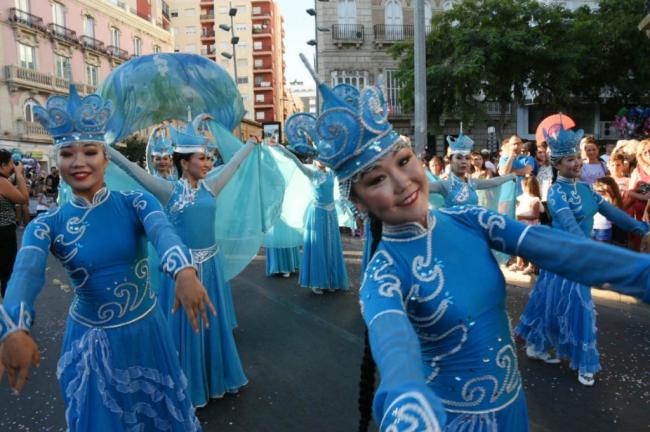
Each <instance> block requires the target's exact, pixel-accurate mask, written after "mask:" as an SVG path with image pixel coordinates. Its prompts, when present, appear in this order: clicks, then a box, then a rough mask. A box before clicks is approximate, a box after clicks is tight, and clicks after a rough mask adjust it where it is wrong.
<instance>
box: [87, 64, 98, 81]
mask: <svg viewBox="0 0 650 432" xmlns="http://www.w3.org/2000/svg"><path fill="white" fill-rule="evenodd" d="M98 69H99V68H98V67H97V66H95V65H91V64H88V63H86V84H88V85H91V86H97V83H98V82H99V78H98V77H99V71H98Z"/></svg>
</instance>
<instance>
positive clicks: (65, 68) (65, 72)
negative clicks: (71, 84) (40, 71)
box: [56, 55, 72, 81]
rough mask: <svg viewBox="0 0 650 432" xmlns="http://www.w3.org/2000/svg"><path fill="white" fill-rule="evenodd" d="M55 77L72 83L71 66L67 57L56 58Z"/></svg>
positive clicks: (59, 56)
mask: <svg viewBox="0 0 650 432" xmlns="http://www.w3.org/2000/svg"><path fill="white" fill-rule="evenodd" d="M56 76H57V77H59V78H64V79H67V80H68V81H72V64H71V63H70V58H69V57H64V56H61V55H57V56H56Z"/></svg>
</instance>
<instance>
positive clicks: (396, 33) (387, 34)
mask: <svg viewBox="0 0 650 432" xmlns="http://www.w3.org/2000/svg"><path fill="white" fill-rule="evenodd" d="M373 31H374V33H375V42H389V43H390V42H399V41H405V40H412V39H413V35H414V26H412V25H386V24H375V25H374V26H373Z"/></svg>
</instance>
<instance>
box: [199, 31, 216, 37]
mask: <svg viewBox="0 0 650 432" xmlns="http://www.w3.org/2000/svg"><path fill="white" fill-rule="evenodd" d="M201 37H202V38H213V37H214V30H204V31H202V32H201Z"/></svg>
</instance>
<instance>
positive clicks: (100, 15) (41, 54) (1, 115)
mask: <svg viewBox="0 0 650 432" xmlns="http://www.w3.org/2000/svg"><path fill="white" fill-rule="evenodd" d="M152 5H153V6H152ZM154 6H157V7H154ZM0 38H1V41H2V43H1V44H0V59H1V66H2V71H0V74H2V75H3V76H4V81H3V82H2V83H0V100H2V101H3V103H0V148H15V147H17V148H19V149H21V151H23V153H27V152H31V153H32V156H33V157H35V158H36V159H37V160H40V161H41V163H42V164H43V165H47V166H49V165H51V162H52V155H51V151H50V150H51V140H50V137H49V136H48V135H47V132H46V131H45V130H44V129H43V128H42V127H41V126H40V124H39V123H37V122H35V119H34V117H33V115H32V109H31V106H32V105H33V104H35V103H39V104H42V105H44V104H45V102H46V100H47V97H48V96H50V95H53V94H67V93H68V86H69V83H70V82H73V83H75V84H76V85H77V89H78V90H79V92H80V93H81V94H82V95H85V94H89V93H93V92H94V91H95V89H96V88H97V86H98V85H99V83H100V82H101V81H102V80H103V79H104V78H105V77H106V76H107V75H108V74H109V73H110V71H111V70H112V69H113V68H115V67H117V66H119V65H120V64H122V63H124V62H125V61H127V60H129V59H130V58H131V57H133V56H137V55H143V54H150V53H154V52H168V51H173V38H172V35H171V32H170V31H169V16H168V8H167V5H166V3H165V2H164V1H157V2H148V1H140V0H131V1H128V0H125V1H117V0H115V1H113V0H110V1H109V0H0Z"/></svg>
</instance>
